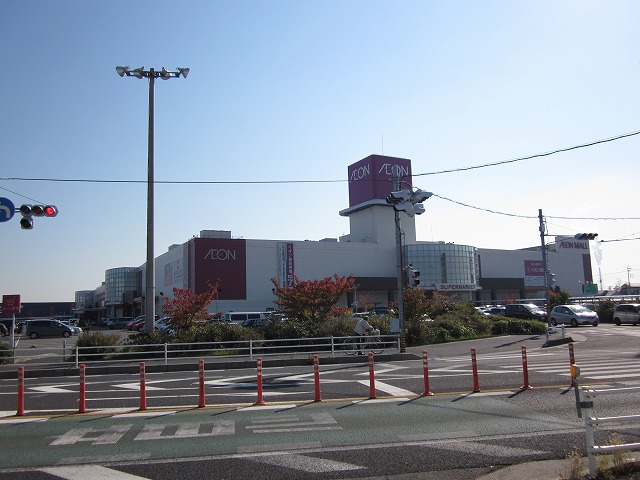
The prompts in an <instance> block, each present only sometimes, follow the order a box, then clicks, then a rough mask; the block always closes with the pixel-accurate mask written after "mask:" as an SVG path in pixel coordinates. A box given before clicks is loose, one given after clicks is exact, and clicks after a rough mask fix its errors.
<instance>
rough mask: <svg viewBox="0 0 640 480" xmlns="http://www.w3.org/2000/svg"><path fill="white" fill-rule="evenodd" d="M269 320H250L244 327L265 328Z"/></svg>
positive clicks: (245, 322) (244, 323) (246, 321)
mask: <svg viewBox="0 0 640 480" xmlns="http://www.w3.org/2000/svg"><path fill="white" fill-rule="evenodd" d="M267 322H268V320H263V319H262V318H249V319H248V320H245V321H244V322H242V326H243V327H246V328H258V327H264V326H265V325H266V324H267Z"/></svg>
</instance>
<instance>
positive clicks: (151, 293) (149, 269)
mask: <svg viewBox="0 0 640 480" xmlns="http://www.w3.org/2000/svg"><path fill="white" fill-rule="evenodd" d="M176 70H177V71H175V72H170V71H169V70H167V69H166V68H164V67H162V70H160V71H159V72H158V71H156V70H154V69H153V68H150V69H149V70H145V69H144V67H140V68H136V69H134V70H130V69H129V67H116V72H117V73H118V75H120V76H121V77H125V76H126V77H136V78H140V79H142V78H148V79H149V141H148V158H147V261H146V276H145V299H144V315H145V321H144V328H145V331H146V332H148V333H151V332H153V329H154V323H155V319H156V292H155V257H154V252H153V242H154V239H153V230H154V221H153V219H154V208H153V204H154V189H153V187H154V158H153V153H154V152H153V144H154V131H153V130H154V128H153V125H154V116H155V113H154V87H155V79H156V78H161V79H163V80H168V79H170V78H178V77H183V78H187V75H188V74H189V69H188V68H177V69H176Z"/></svg>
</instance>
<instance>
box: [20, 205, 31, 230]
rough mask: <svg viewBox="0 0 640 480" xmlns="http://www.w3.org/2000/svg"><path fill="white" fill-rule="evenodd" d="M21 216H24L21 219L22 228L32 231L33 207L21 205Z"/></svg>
mask: <svg viewBox="0 0 640 480" xmlns="http://www.w3.org/2000/svg"><path fill="white" fill-rule="evenodd" d="M20 214H21V215H22V218H21V219H20V228H22V229H23V230H31V229H32V228H33V218H31V215H32V210H31V205H21V206H20Z"/></svg>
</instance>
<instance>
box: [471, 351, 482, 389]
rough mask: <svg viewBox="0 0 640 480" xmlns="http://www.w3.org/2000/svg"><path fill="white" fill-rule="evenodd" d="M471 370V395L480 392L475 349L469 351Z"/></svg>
mask: <svg viewBox="0 0 640 480" xmlns="http://www.w3.org/2000/svg"><path fill="white" fill-rule="evenodd" d="M471 369H472V371H473V393H478V392H479V391H480V382H479V381H478V363H477V362H476V349H475V348H472V349H471Z"/></svg>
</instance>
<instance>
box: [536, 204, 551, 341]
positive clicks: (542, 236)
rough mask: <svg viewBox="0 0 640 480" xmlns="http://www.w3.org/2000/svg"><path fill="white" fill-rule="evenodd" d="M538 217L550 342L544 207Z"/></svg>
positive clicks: (539, 211) (549, 299)
mask: <svg viewBox="0 0 640 480" xmlns="http://www.w3.org/2000/svg"><path fill="white" fill-rule="evenodd" d="M538 219H539V220H540V245H541V249H540V250H541V252H542V268H543V269H544V301H545V306H544V309H545V311H546V312H547V336H546V341H547V343H549V304H550V303H551V297H550V295H549V275H548V272H547V268H548V267H547V244H546V241H545V239H544V237H545V232H546V228H545V225H544V217H543V216H542V209H539V210H538Z"/></svg>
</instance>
